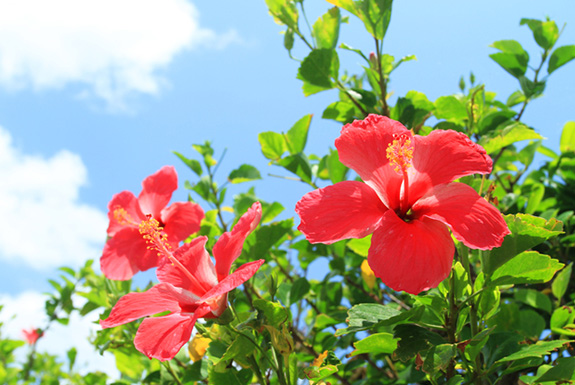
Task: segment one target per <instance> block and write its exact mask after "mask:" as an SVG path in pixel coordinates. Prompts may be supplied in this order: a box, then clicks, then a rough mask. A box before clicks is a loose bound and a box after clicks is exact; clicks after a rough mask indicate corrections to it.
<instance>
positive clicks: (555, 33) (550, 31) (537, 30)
mask: <svg viewBox="0 0 575 385" xmlns="http://www.w3.org/2000/svg"><path fill="white" fill-rule="evenodd" d="M519 24H520V25H525V24H527V25H528V26H529V29H531V32H533V37H534V38H535V41H536V42H537V45H539V47H541V48H543V49H544V50H549V49H551V48H552V47H553V45H555V42H556V41H557V39H558V38H559V29H558V28H557V24H555V22H554V21H553V20H547V21H541V20H536V19H521V21H520V22H519Z"/></svg>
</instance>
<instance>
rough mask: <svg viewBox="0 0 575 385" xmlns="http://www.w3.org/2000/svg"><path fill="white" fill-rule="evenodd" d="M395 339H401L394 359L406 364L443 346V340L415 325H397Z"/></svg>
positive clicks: (437, 335)
mask: <svg viewBox="0 0 575 385" xmlns="http://www.w3.org/2000/svg"><path fill="white" fill-rule="evenodd" d="M393 330H394V336H395V338H399V339H400V341H399V342H398V343H397V349H396V350H395V352H394V353H393V358H394V359H396V360H401V361H403V362H406V361H408V360H410V359H412V358H413V357H415V356H416V355H417V354H418V353H420V352H423V351H425V350H427V349H429V348H430V347H432V346H437V345H441V344H443V343H444V342H445V341H444V340H443V338H441V337H440V336H439V334H436V333H434V332H431V331H429V330H427V329H424V328H422V327H421V326H417V325H413V324H404V325H397V326H396V327H395V328H394V329H393Z"/></svg>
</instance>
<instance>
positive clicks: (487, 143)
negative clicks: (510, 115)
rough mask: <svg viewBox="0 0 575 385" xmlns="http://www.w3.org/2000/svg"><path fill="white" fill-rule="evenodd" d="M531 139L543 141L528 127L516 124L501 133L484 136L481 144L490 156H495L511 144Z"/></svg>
mask: <svg viewBox="0 0 575 385" xmlns="http://www.w3.org/2000/svg"><path fill="white" fill-rule="evenodd" d="M529 139H543V137H542V136H541V135H539V134H538V133H536V132H535V131H533V130H532V129H530V128H529V127H527V126H526V125H524V124H522V123H516V122H515V123H511V124H510V125H508V126H506V127H505V128H504V129H503V130H501V132H498V133H496V134H492V135H486V136H484V137H483V138H482V140H481V142H480V143H479V144H481V145H482V146H483V148H484V149H485V151H487V153H488V154H493V153H495V152H497V151H499V150H501V149H502V148H504V147H507V146H509V145H510V144H513V143H516V142H519V141H522V140H529Z"/></svg>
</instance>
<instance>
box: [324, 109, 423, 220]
mask: <svg viewBox="0 0 575 385" xmlns="http://www.w3.org/2000/svg"><path fill="white" fill-rule="evenodd" d="M394 134H395V135H401V134H404V135H407V136H408V137H411V136H412V134H411V132H410V131H408V130H407V129H406V128H405V127H404V126H403V125H402V124H401V123H399V122H396V121H394V120H391V119H389V118H387V117H385V116H378V115H369V116H368V117H367V118H365V119H364V120H356V121H354V122H353V123H350V124H347V125H345V126H344V127H343V128H342V130H341V135H340V136H339V138H337V139H336V140H335V146H336V147H337V150H338V152H339V160H340V161H341V162H342V163H343V164H345V165H346V166H348V167H349V168H351V169H353V170H355V172H357V173H358V175H359V176H360V177H361V179H363V181H364V182H365V183H367V184H368V185H369V186H370V187H371V188H373V189H374V190H375V191H376V192H377V195H379V197H380V198H381V200H382V201H383V203H384V204H385V205H386V206H387V207H388V208H390V209H393V210H395V209H397V208H398V207H399V192H400V187H401V183H402V180H403V179H402V177H401V176H400V175H399V174H398V173H396V172H395V171H394V167H391V166H390V164H389V159H387V147H388V145H389V144H390V143H392V142H393V139H394V138H393V135H394Z"/></svg>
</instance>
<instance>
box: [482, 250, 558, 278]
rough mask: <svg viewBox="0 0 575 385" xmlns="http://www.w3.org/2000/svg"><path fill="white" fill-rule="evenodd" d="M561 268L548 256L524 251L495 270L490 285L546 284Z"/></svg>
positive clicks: (556, 261)
mask: <svg viewBox="0 0 575 385" xmlns="http://www.w3.org/2000/svg"><path fill="white" fill-rule="evenodd" d="M563 266H564V265H563V264H562V263H560V262H559V261H558V260H556V259H553V258H551V257H549V256H548V255H545V254H539V253H538V252H536V251H525V252H523V253H521V254H519V255H517V256H515V257H514V258H512V259H510V260H509V261H507V262H506V263H505V264H504V265H503V266H501V267H500V268H499V269H497V270H495V272H494V273H493V276H492V277H491V283H490V285H492V286H501V285H518V284H525V283H544V282H548V281H550V280H551V279H552V278H553V276H554V275H555V272H556V271H557V270H559V269H561V268H562V267H563Z"/></svg>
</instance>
